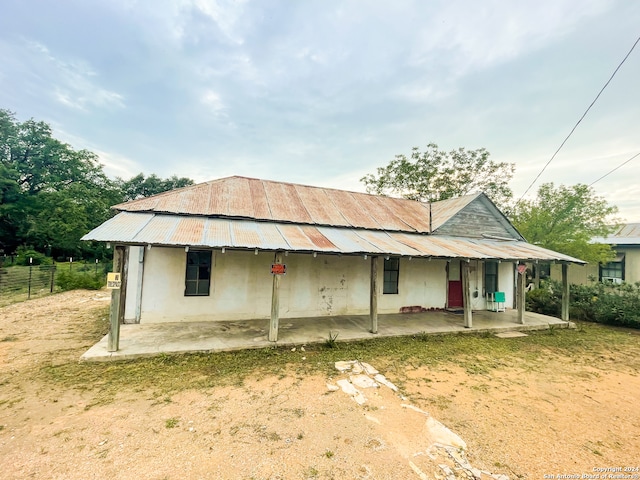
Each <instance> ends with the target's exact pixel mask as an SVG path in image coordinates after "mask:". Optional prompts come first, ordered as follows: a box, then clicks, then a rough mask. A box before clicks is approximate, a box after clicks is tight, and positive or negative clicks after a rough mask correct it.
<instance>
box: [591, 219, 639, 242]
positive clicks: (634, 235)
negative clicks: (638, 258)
mask: <svg viewBox="0 0 640 480" xmlns="http://www.w3.org/2000/svg"><path fill="white" fill-rule="evenodd" d="M592 242H593V243H607V244H609V245H640V223H627V224H626V225H622V226H621V227H620V228H618V230H616V231H615V232H613V233H612V234H611V235H609V236H608V237H604V238H603V237H599V238H594V239H593V240H592Z"/></svg>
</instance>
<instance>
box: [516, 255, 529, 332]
mask: <svg viewBox="0 0 640 480" xmlns="http://www.w3.org/2000/svg"><path fill="white" fill-rule="evenodd" d="M523 265H524V264H523ZM516 275H517V276H518V283H517V286H516V297H517V299H518V300H517V304H518V323H520V324H522V325H524V312H525V307H526V305H525V303H526V300H525V292H526V285H525V282H526V281H527V271H526V269H523V271H522V273H520V271H519V270H518V269H517V268H516Z"/></svg>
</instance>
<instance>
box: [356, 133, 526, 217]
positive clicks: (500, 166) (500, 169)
mask: <svg viewBox="0 0 640 480" xmlns="http://www.w3.org/2000/svg"><path fill="white" fill-rule="evenodd" d="M514 170H515V167H514V164H512V163H505V162H494V161H493V160H491V159H490V158H489V152H487V151H486V150H485V149H484V148H480V149H478V150H466V149H464V148H459V149H457V150H452V151H450V152H445V151H441V150H438V146H437V145H436V144H434V143H430V144H429V145H427V148H426V150H425V151H424V152H421V151H420V149H419V148H418V147H414V148H413V149H412V151H411V156H410V157H409V158H407V157H406V156H405V155H396V157H395V159H393V160H392V161H391V162H390V163H389V165H387V166H386V167H379V168H378V169H377V175H374V174H368V175H365V176H364V177H362V178H361V179H360V181H361V182H363V183H364V184H365V186H366V188H367V191H368V192H369V193H375V194H377V195H389V194H391V195H398V196H402V197H404V198H408V199H411V200H419V201H438V200H446V199H448V198H453V197H458V196H461V195H467V194H470V193H475V192H480V191H483V192H484V193H486V194H487V196H488V197H489V198H491V199H492V200H493V201H494V202H495V203H496V204H498V205H506V204H507V203H508V201H509V200H510V199H511V198H512V197H513V192H512V191H511V188H510V187H509V181H510V180H511V178H512V177H513V173H514Z"/></svg>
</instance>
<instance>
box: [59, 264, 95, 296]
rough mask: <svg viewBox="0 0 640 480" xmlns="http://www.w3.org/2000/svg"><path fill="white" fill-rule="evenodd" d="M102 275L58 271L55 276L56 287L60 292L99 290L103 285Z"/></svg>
mask: <svg viewBox="0 0 640 480" xmlns="http://www.w3.org/2000/svg"><path fill="white" fill-rule="evenodd" d="M105 283H106V282H105V279H104V275H102V274H100V273H98V274H96V273H82V272H72V271H68V270H64V269H63V270H60V271H59V272H58V274H57V275H56V285H58V286H59V287H60V288H61V289H62V290H65V291H66V290H76V289H85V290H100V289H101V288H102V287H104V285H105Z"/></svg>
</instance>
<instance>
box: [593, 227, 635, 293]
mask: <svg viewBox="0 0 640 480" xmlns="http://www.w3.org/2000/svg"><path fill="white" fill-rule="evenodd" d="M593 241H594V243H606V244H609V245H611V248H612V249H613V250H614V251H615V252H616V258H615V259H614V260H612V261H611V262H609V263H607V264H605V265H600V268H599V271H598V279H599V280H600V281H601V282H612V283H622V282H629V283H635V282H640V223H628V224H626V225H622V226H621V227H619V228H618V229H617V230H616V231H615V232H613V233H612V234H611V235H609V236H607V237H604V238H594V239H593Z"/></svg>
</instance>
